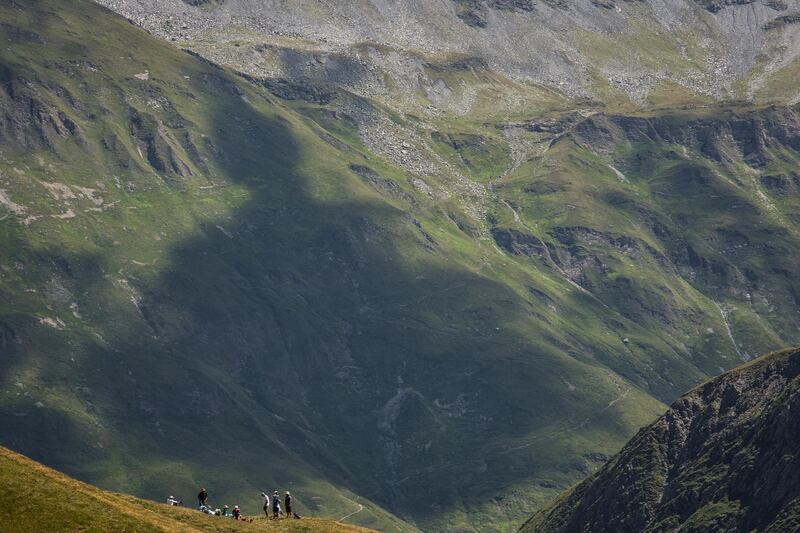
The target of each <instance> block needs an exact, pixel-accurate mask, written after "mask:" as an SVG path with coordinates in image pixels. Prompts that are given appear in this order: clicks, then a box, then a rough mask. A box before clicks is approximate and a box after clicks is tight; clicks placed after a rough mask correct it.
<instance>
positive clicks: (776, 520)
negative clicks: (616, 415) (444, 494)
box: [522, 349, 800, 532]
mask: <svg viewBox="0 0 800 533" xmlns="http://www.w3.org/2000/svg"><path fill="white" fill-rule="evenodd" d="M798 412H800V350H798V349H792V350H786V351H782V352H778V353H775V354H772V355H768V356H765V357H763V358H761V359H758V360H756V361H754V362H753V363H751V364H748V365H745V366H743V367H740V368H738V369H736V370H733V371H731V372H729V373H727V374H724V375H722V376H720V377H719V378H716V379H714V380H712V381H710V382H708V383H706V384H704V385H701V386H700V387H698V388H696V389H694V390H693V391H691V392H689V393H688V394H686V395H685V396H683V397H682V398H681V399H679V400H678V401H677V402H675V404H673V405H672V407H671V408H670V410H669V411H668V412H667V413H666V414H664V416H662V417H661V418H659V419H658V420H657V421H656V422H654V423H653V424H651V425H650V426H648V427H646V428H644V429H642V430H641V431H640V432H639V433H638V434H637V435H636V436H635V437H634V438H633V439H632V440H631V441H630V443H628V445H627V446H625V448H624V449H623V450H622V452H620V453H619V455H617V456H616V457H615V458H614V459H612V460H611V461H610V462H609V463H608V464H607V465H606V466H605V467H603V468H602V469H601V470H600V471H599V472H598V473H597V474H596V475H594V476H592V477H591V478H589V479H588V480H586V481H584V482H583V483H581V484H580V485H578V486H577V487H575V488H574V489H572V490H571V491H570V492H569V493H567V494H565V495H564V496H562V497H561V498H560V499H558V500H557V501H556V502H555V503H554V504H553V505H551V506H550V507H549V508H547V509H544V510H543V511H541V512H539V513H538V514H537V515H535V516H534V517H533V518H532V519H531V520H530V521H529V522H528V523H527V524H525V526H523V528H522V531H530V532H533V531H536V532H556V531H571V532H577V531H593V532H599V531H628V532H633V531H673V530H678V529H680V530H681V531H797V530H798V528H800V454H798V447H797V443H798V439H800V424H798V423H797V422H798Z"/></svg>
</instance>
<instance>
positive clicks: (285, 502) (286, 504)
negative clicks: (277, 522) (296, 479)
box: [283, 490, 292, 518]
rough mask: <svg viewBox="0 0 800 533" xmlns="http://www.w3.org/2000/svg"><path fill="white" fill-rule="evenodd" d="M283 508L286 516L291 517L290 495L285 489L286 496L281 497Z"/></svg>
mask: <svg viewBox="0 0 800 533" xmlns="http://www.w3.org/2000/svg"><path fill="white" fill-rule="evenodd" d="M283 510H284V511H286V518H291V517H292V495H291V494H289V491H288V490H287V491H286V496H284V498H283Z"/></svg>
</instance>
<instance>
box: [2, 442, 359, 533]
mask: <svg viewBox="0 0 800 533" xmlns="http://www.w3.org/2000/svg"><path fill="white" fill-rule="evenodd" d="M0 487H2V488H3V490H2V491H0V505H3V508H4V509H6V512H4V513H3V515H2V517H0V528H1V529H2V530H3V531H5V532H8V533H17V532H19V533H22V532H33V531H42V532H44V531H48V532H57V531H86V532H90V531H97V532H100V531H102V532H109V533H110V532H113V531H126V532H138V531H148V532H152V531H174V532H186V533H189V532H193V533H194V532H201V531H220V532H223V531H224V532H234V531H252V532H254V533H255V532H258V531H262V532H265V533H266V532H272V531H274V532H276V533H283V532H287V533H305V532H308V533H312V532H320V533H347V532H354V533H355V532H359V531H360V532H364V533H366V532H367V531H369V530H367V529H363V528H360V527H355V526H348V525H342V524H337V523H335V522H332V521H326V520H319V519H314V518H303V519H302V520H281V521H272V520H264V519H261V518H260V517H259V518H257V519H256V520H255V521H254V522H252V523H245V522H244V521H236V520H232V519H230V518H220V517H211V516H208V515H204V514H202V513H200V512H198V511H194V510H192V509H184V508H179V507H170V506H168V505H166V504H159V503H155V502H151V501H146V500H140V499H138V498H134V497H132V496H127V495H124V494H117V493H113V492H106V491H102V490H100V489H97V488H95V487H93V486H91V485H87V484H85V483H81V482H80V481H76V480H74V479H72V478H70V477H68V476H65V475H63V474H61V473H60V472H57V471H55V470H52V469H50V468H47V467H46V466H43V465H41V464H39V463H37V462H35V461H32V460H30V459H28V458H27V457H24V456H22V455H19V454H17V453H14V452H12V451H11V450H8V449H6V448H2V447H0Z"/></svg>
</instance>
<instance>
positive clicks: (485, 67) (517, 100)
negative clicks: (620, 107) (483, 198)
mask: <svg viewBox="0 0 800 533" xmlns="http://www.w3.org/2000/svg"><path fill="white" fill-rule="evenodd" d="M100 3H102V4H103V5H106V6H108V7H110V8H112V9H114V10H115V11H117V12H119V13H122V14H123V15H125V16H126V17H128V18H130V19H131V20H133V21H135V22H136V23H137V24H140V25H141V26H143V27H144V28H147V29H148V30H149V31H151V32H153V33H154V34H156V35H160V36H163V37H165V38H168V39H170V40H173V41H175V42H177V43H179V44H180V45H181V46H185V47H188V48H190V49H192V50H195V51H197V52H199V53H201V54H203V55H204V56H206V57H208V58H210V59H212V60H214V61H215V62H218V63H221V64H225V65H229V66H232V67H234V68H237V69H238V70H241V71H244V72H247V73H249V74H252V75H254V76H258V77H261V78H287V79H291V80H295V81H296V80H299V79H303V80H307V81H309V82H313V83H318V84H333V85H336V86H339V87H345V88H347V89H348V90H350V91H352V92H354V93H357V94H359V95H362V96H367V97H371V98H377V99H380V100H382V101H384V102H385V103H386V104H387V105H390V106H392V107H399V108H403V109H406V110H409V109H417V110H418V111H417V113H419V112H422V113H430V114H437V113H441V112H449V113H455V114H465V113H469V112H475V111H477V110H480V108H481V107H482V106H483V105H484V104H485V101H486V100H485V98H490V96H489V95H490V94H491V93H496V92H501V93H502V94H503V98H499V99H493V100H490V101H491V105H492V107H493V108H495V110H496V111H497V110H502V111H503V112H505V113H518V112H524V111H527V112H530V109H531V107H532V106H535V105H536V104H538V105H539V106H541V104H542V102H541V101H542V100H544V99H545V98H543V97H544V96H550V97H551V98H553V97H554V96H555V95H560V96H566V97H567V98H568V99H570V100H575V99H584V100H588V101H589V102H593V103H595V104H597V103H601V102H602V103H612V104H615V103H620V102H624V101H629V100H633V101H634V102H637V103H640V104H644V103H648V102H649V103H659V102H664V101H670V100H672V99H674V98H675V97H676V93H677V94H678V95H680V96H682V97H684V98H686V97H688V95H694V96H695V98H698V99H711V100H720V99H734V98H741V99H757V100H762V101H763V100H770V99H773V98H775V97H776V96H777V97H780V98H782V99H784V101H786V100H789V101H790V102H791V103H795V102H797V101H798V98H799V97H800V93H799V92H798V89H797V87H796V84H792V86H787V85H786V81H785V80H788V79H789V78H790V77H793V76H794V77H796V76H797V74H798V61H797V59H798V53H799V52H800V39H798V31H797V29H796V28H797V22H798V15H799V14H800V3H798V2H797V1H796V0H781V1H775V0H753V1H746V2H744V1H717V0H646V1H626V0H620V1H616V0H608V1H597V0H543V1H538V2H533V1H529V0H519V1H517V0H513V1H512V0H433V1H430V0H426V1H422V0H403V1H386V0H350V1H347V2H316V1H311V0H303V1H296V2H286V1H283V0H268V1H253V0H226V1H224V2H185V1H182V0H158V1H156V0H101V1H100ZM442 70H446V71H450V72H451V79H450V80H444V81H443V80H441V79H440V77H439V76H437V75H436V74H437V72H440V71H442ZM485 72H490V73H492V74H493V76H492V79H483V80H481V79H480V78H481V74H482V73H485ZM459 73H461V74H462V77H463V78H464V79H463V80H462V79H459ZM453 78H455V79H453ZM476 78H478V79H476ZM782 80H783V81H782ZM551 93H555V95H554V94H551Z"/></svg>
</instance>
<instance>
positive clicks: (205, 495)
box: [197, 488, 208, 507]
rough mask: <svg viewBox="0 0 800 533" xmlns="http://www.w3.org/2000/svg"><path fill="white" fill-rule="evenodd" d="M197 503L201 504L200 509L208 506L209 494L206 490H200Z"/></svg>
mask: <svg viewBox="0 0 800 533" xmlns="http://www.w3.org/2000/svg"><path fill="white" fill-rule="evenodd" d="M197 501H198V502H199V503H200V507H203V506H204V505H206V502H207V501H208V492H206V489H205V488H202V489H200V492H199V493H198V494H197Z"/></svg>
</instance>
